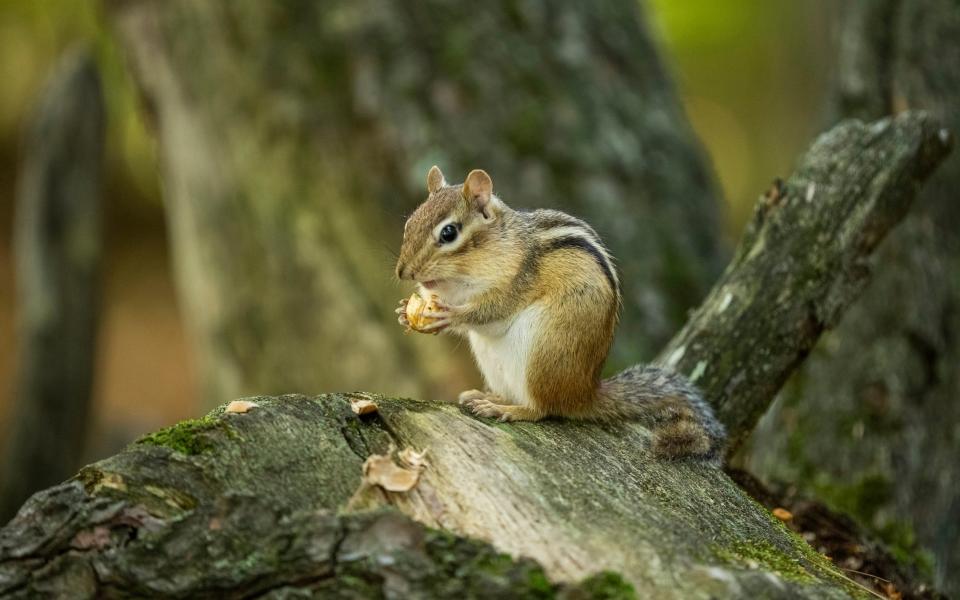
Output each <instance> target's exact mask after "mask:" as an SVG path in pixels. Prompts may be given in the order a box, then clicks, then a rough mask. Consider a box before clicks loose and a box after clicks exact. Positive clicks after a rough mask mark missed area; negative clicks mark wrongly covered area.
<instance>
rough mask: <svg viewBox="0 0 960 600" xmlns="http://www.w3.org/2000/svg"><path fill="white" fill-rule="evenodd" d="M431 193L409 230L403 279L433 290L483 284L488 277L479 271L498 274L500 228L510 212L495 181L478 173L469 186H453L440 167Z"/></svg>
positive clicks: (431, 177)
mask: <svg viewBox="0 0 960 600" xmlns="http://www.w3.org/2000/svg"><path fill="white" fill-rule="evenodd" d="M427 192H428V193H429V195H428V196H427V199H426V201H425V202H424V203H423V204H421V205H420V206H419V207H417V210H415V211H414V212H413V214H412V215H410V218H409V219H407V223H406V225H405V226H404V229H403V245H402V246H401V247H400V258H399V259H398V260H397V277H399V278H400V279H411V280H414V281H417V282H419V283H420V284H421V285H423V286H424V287H426V288H427V289H442V288H443V287H449V286H451V285H459V286H471V285H478V284H480V283H481V282H480V281H478V279H483V278H485V276H484V274H483V273H482V272H478V268H479V265H490V268H495V267H493V265H496V262H497V261H496V257H495V254H496V239H497V224H498V222H499V221H500V219H501V218H502V217H503V214H504V211H505V210H507V208H506V206H505V205H504V204H503V202H501V201H500V199H499V198H497V197H496V196H494V195H493V181H492V180H491V179H490V176H489V175H487V173H486V172H485V171H481V170H480V169H475V170H473V171H470V174H469V175H467V179H466V180H465V181H464V182H463V185H448V184H447V182H446V180H445V179H444V178H443V173H441V172H440V169H439V168H437V167H436V166H434V167H432V168H431V169H430V172H429V173H428V174H427ZM487 254H489V255H490V257H489V259H490V260H485V259H486V258H488V257H486V256H485V255H487Z"/></svg>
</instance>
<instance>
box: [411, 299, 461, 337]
mask: <svg viewBox="0 0 960 600" xmlns="http://www.w3.org/2000/svg"><path fill="white" fill-rule="evenodd" d="M457 315H458V312H457V310H456V309H455V308H453V307H450V306H447V305H446V304H443V303H441V302H440V301H439V300H437V297H436V296H434V297H433V299H432V300H431V303H430V305H429V306H427V308H426V310H424V311H423V320H424V322H425V324H424V325H423V326H422V327H420V328H419V329H418V330H417V331H420V332H421V333H440V332H441V331H443V330H444V329H446V328H447V327H450V325H452V324H453V322H454V319H456V317H457Z"/></svg>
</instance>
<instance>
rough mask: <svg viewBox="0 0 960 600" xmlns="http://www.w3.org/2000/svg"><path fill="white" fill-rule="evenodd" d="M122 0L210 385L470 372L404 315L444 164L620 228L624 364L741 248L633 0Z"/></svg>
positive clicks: (298, 384)
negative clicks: (403, 277)
mask: <svg viewBox="0 0 960 600" xmlns="http://www.w3.org/2000/svg"><path fill="white" fill-rule="evenodd" d="M106 6H107V8H108V12H109V13H110V15H111V17H112V19H113V22H114V24H115V25H116V28H117V30H118V33H119V35H120V38H121V40H122V44H123V46H124V48H125V49H126V51H127V53H128V55H129V57H130V59H131V66H132V70H133V72H134V75H135V77H136V79H137V80H138V82H139V84H140V87H141V88H142V90H143V95H144V97H145V100H146V106H147V108H148V111H149V112H150V113H151V115H152V121H153V123H154V125H155V128H156V131H157V135H158V137H159V142H160V152H161V157H162V158H161V160H162V164H163V180H164V186H165V195H166V200H167V206H168V214H169V221H170V226H171V231H172V241H173V246H174V254H175V260H176V266H177V271H178V278H179V284H180V290H181V296H182V299H183V307H184V309H185V314H186V317H187V319H188V322H189V324H190V325H191V327H192V330H193V333H194V334H195V339H196V341H197V342H198V350H199V355H200V357H201V361H202V365H201V372H202V376H203V381H204V382H205V392H206V396H207V398H208V399H210V400H211V401H220V400H224V399H227V398H231V397H234V396H237V395H243V394H249V393H276V392H282V391H294V390H295V391H302V392H316V391H320V390H330V389H337V388H358V387H363V388H366V389H371V390H377V391H384V392H388V393H390V394H392V395H396V394H398V393H399V394H403V393H410V394H412V393H422V392H423V391H424V390H423V388H422V387H421V386H420V385H419V383H420V381H422V379H423V378H426V379H428V380H431V381H432V382H433V383H434V384H440V385H441V386H445V387H441V388H438V387H433V388H431V389H433V390H437V389H450V388H451V385H450V381H449V380H450V379H451V378H457V377H459V378H460V379H461V380H462V378H463V373H464V371H463V370H462V369H461V370H459V371H458V370H457V369H455V368H453V367H452V365H451V362H450V360H449V359H448V358H446V357H448V356H450V355H451V353H450V352H449V349H450V348H452V344H448V345H447V346H440V345H439V342H438V341H437V340H433V339H426V340H424V339H417V340H413V339H412V336H411V338H403V337H402V336H401V335H400V328H399V327H398V326H397V325H396V323H395V321H394V316H393V313H392V308H393V307H394V306H395V303H396V299H397V298H398V297H399V296H398V293H399V289H398V288H397V287H396V285H395V284H394V283H392V279H393V264H392V261H393V258H392V257H391V255H390V254H389V251H390V250H393V249H396V248H398V246H399V241H400V236H401V232H402V226H403V220H404V215H405V214H408V213H409V212H410V211H411V210H412V209H413V208H414V207H415V206H416V204H418V203H419V202H420V201H422V199H423V198H424V197H425V195H426V192H425V182H424V180H425V176H426V172H427V169H428V168H429V167H430V165H432V164H434V163H436V164H439V165H440V166H441V167H442V168H443V169H444V171H445V172H446V174H447V176H448V177H449V178H451V179H456V178H459V177H462V176H464V175H465V174H466V172H467V170H468V169H470V168H473V167H483V168H485V169H487V170H489V171H490V172H491V173H492V175H493V178H494V181H495V182H496V183H495V190H496V191H497V192H499V193H500V195H501V196H502V197H503V198H504V199H505V200H506V201H507V202H508V203H511V204H513V205H514V206H519V207H540V206H552V207H560V208H563V209H567V210H569V211H571V212H573V213H575V214H578V215H580V216H583V217H585V218H586V219H587V220H589V221H590V222H591V223H592V224H594V225H595V226H596V227H597V229H598V230H599V231H600V232H601V234H602V235H603V236H604V237H605V238H606V239H607V240H608V242H609V244H610V246H611V247H612V248H613V250H614V253H615V254H616V255H617V256H618V258H619V259H620V260H619V264H620V268H621V269H622V271H623V278H624V281H625V286H626V287H625V292H626V293H625V311H624V312H625V314H624V322H623V326H622V328H621V333H620V338H619V342H618V344H617V346H616V350H615V362H616V363H618V364H625V363H627V362H629V361H632V360H634V359H636V358H638V357H639V356H641V355H646V356H650V355H652V353H653V350H655V349H656V348H657V347H658V346H659V345H661V344H662V343H663V342H664V341H665V340H666V338H667V337H668V335H669V334H670V333H672V332H673V331H674V330H675V329H676V328H677V327H678V326H679V324H681V323H682V322H683V320H684V318H685V316H686V314H685V313H686V310H687V309H688V308H689V307H690V306H691V305H693V303H695V302H696V301H697V300H699V299H700V298H701V297H702V295H703V293H704V292H705V291H706V287H707V285H708V284H709V283H710V282H711V281H712V280H713V279H714V277H715V275H716V274H717V273H718V271H719V267H720V266H722V264H723V263H724V256H722V254H723V253H722V252H721V251H720V244H719V241H718V240H719V219H718V211H719V205H720V202H719V198H718V194H717V191H716V186H715V184H714V182H713V179H712V176H711V174H710V170H709V168H708V167H707V166H706V164H705V161H704V160H703V156H702V152H701V150H700V147H699V145H698V144H697V142H696V141H695V138H694V137H693V135H692V133H691V130H690V128H689V126H688V124H687V121H686V118H685V116H684V115H683V113H682V110H681V109H680V104H679V102H678V100H677V97H676V94H675V92H674V90H673V87H672V84H671V82H670V80H669V77H668V76H667V74H666V72H665V70H664V69H663V67H662V65H661V63H660V60H659V58H658V56H657V54H656V51H655V49H654V46H653V45H652V43H651V40H650V35H649V33H648V31H647V28H646V26H645V24H644V22H643V18H642V15H641V14H640V9H639V7H638V5H637V3H636V2H635V1H634V0H617V1H615V2H605V3H602V4H589V3H587V4H585V3H580V2H573V1H565V2H556V3H552V4H551V5H549V6H548V5H544V4H541V3H537V2H513V1H509V2H508V1H503V2H494V3H489V4H486V5H484V7H483V10H479V8H478V7H477V6H476V5H475V4H472V3H467V2H439V1H427V2H415V3H407V2H404V3H387V2H377V1H360V2H333V3H324V4H323V5H322V6H321V5H318V4H316V3H314V2H308V1H306V0H286V1H283V2H259V1H257V2H255V1H252V0H242V1H238V0H230V1H226V0H221V1H211V2H192V1H187V0H179V1H168V2H158V1H155V0H132V1H128V2H107V3H106ZM411 346H414V347H415V348H414V349H413V350H411ZM370 356H377V357H380V360H379V361H377V362H376V363H373V362H372V361H370V360H369V358H368V357H370ZM458 373H459V375H458ZM444 378H446V379H447V381H446V382H444V381H443V380H444ZM461 383H462V381H457V382H456V384H457V385H459V384H461Z"/></svg>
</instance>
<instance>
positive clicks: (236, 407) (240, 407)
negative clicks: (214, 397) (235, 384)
mask: <svg viewBox="0 0 960 600" xmlns="http://www.w3.org/2000/svg"><path fill="white" fill-rule="evenodd" d="M257 406H259V404H257V403H256V402H250V401H249V400H234V401H233V402H231V403H230V404H228V405H227V408H226V410H224V411H223V412H224V413H236V414H243V413H246V412H250V409H251V408H256V407H257Z"/></svg>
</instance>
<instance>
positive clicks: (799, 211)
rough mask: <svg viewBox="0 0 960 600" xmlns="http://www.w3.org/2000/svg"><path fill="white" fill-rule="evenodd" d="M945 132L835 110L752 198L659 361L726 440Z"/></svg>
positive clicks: (895, 209) (755, 407)
mask: <svg viewBox="0 0 960 600" xmlns="http://www.w3.org/2000/svg"><path fill="white" fill-rule="evenodd" d="M950 145H951V138H950V135H949V134H948V132H947V131H946V130H943V129H942V128H941V127H940V125H938V124H937V123H936V122H935V121H934V120H932V119H931V118H929V117H928V116H926V115H924V114H922V113H904V114H902V115H900V116H898V117H896V118H890V119H884V120H881V121H877V122H876V123H872V124H864V123H862V122H860V121H847V122H845V123H842V124H840V125H838V126H837V127H836V128H834V129H832V130H831V131H829V132H828V133H826V134H824V135H822V136H820V138H818V139H817V140H816V142H815V143H814V144H813V147H812V148H810V150H809V151H808V152H807V153H806V155H805V156H804V157H803V159H802V160H801V161H800V164H799V167H798V168H797V170H796V172H795V173H794V174H793V175H792V176H791V177H790V178H789V179H788V180H787V181H786V183H785V184H782V185H781V186H779V187H778V186H777V185H775V186H774V188H772V189H771V190H770V191H769V192H767V194H766V195H765V196H764V197H763V198H761V199H760V202H759V203H758V204H757V208H756V211H755V213H754V217H753V221H752V222H751V223H750V224H749V226H748V228H747V231H746V233H745V234H744V237H743V239H742V240H741V242H740V245H739V246H738V248H737V251H736V252H735V254H734V258H733V261H732V262H731V263H730V265H729V266H728V267H727V270H726V271H725V272H724V274H723V276H722V277H721V278H720V281H718V282H717V284H716V285H715V286H714V287H713V289H712V290H711V292H710V294H709V295H708V296H707V299H706V300H705V301H704V302H703V304H702V305H701V306H700V308H698V309H697V310H696V312H694V313H693V315H692V316H691V317H690V320H689V321H688V322H687V324H686V326H684V328H683V330H682V331H681V332H680V333H679V334H677V335H676V336H675V337H674V338H673V340H671V341H670V343H669V344H668V345H667V347H666V348H665V349H664V350H663V352H661V353H660V355H659V359H658V361H659V362H662V363H665V364H667V365H668V366H670V367H673V368H675V369H676V370H678V371H680V372H682V373H685V374H687V375H689V376H690V378H691V379H693V380H694V381H695V383H696V384H697V385H698V386H699V387H700V388H701V389H702V390H703V391H704V393H705V395H706V397H707V398H709V399H710V401H711V402H712V403H713V405H714V406H715V407H716V409H717V413H718V416H719V417H720V420H721V421H722V422H723V423H724V425H726V427H727V431H728V433H729V436H730V449H731V450H735V449H736V448H737V447H738V446H739V444H740V443H741V442H742V441H743V439H744V438H745V437H746V436H747V435H749V433H750V431H751V430H752V429H753V427H754V425H756V422H757V420H758V419H759V418H760V416H761V415H762V414H763V413H764V411H766V409H767V407H768V406H769V405H770V402H771V401H772V400H773V398H774V397H775V395H776V393H777V392H778V391H779V390H780V387H781V386H782V385H783V383H784V382H785V381H786V380H787V377H789V376H790V374H791V373H792V372H793V370H794V369H795V368H796V367H797V366H798V365H799V364H800V363H801V362H802V361H803V359H804V358H805V357H806V356H807V353H808V352H809V351H810V349H811V348H813V345H814V343H815V342H816V341H817V339H818V338H819V337H820V334H821V333H822V332H823V331H824V329H826V328H830V327H833V326H834V325H836V324H837V322H838V321H839V319H840V316H841V315H842V314H843V311H844V310H845V309H846V308H847V307H848V306H849V305H850V304H851V303H852V302H853V301H854V300H855V299H856V298H857V296H858V295H859V294H860V292H861V291H862V290H863V287H864V285H865V284H866V282H867V280H868V275H869V271H870V269H869V262H868V258H869V257H870V255H871V253H872V252H873V250H874V248H875V247H876V246H877V244H879V243H880V241H881V240H882V239H883V238H884V236H886V234H887V232H888V231H890V229H891V228H892V227H893V226H894V225H896V224H897V223H898V222H899V221H900V220H901V219H902V218H903V217H904V215H905V214H906V212H907V210H908V209H909V207H910V205H911V204H912V202H913V200H914V197H915V196H916V193H917V189H918V187H919V185H920V184H921V183H922V182H923V181H924V180H925V179H926V178H927V177H928V176H929V175H930V173H931V172H932V171H933V169H934V168H936V166H937V165H938V164H940V162H941V160H942V159H943V158H944V157H945V156H946V154H947V153H948V152H949V150H950Z"/></svg>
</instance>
